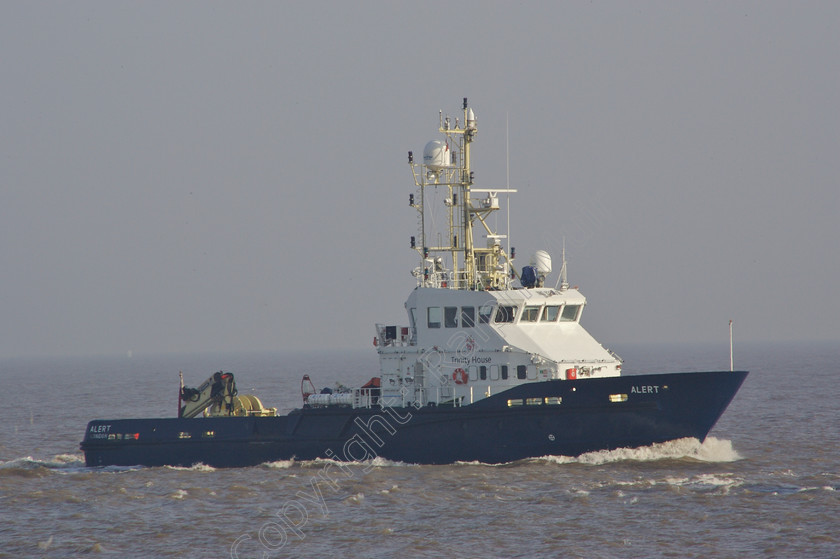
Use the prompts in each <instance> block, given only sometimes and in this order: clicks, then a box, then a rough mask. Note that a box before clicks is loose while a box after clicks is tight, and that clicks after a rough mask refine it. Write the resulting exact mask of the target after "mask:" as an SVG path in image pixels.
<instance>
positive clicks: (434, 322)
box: [426, 307, 441, 328]
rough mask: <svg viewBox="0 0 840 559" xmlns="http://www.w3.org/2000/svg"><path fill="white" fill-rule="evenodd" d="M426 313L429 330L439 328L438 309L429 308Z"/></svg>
mask: <svg viewBox="0 0 840 559" xmlns="http://www.w3.org/2000/svg"><path fill="white" fill-rule="evenodd" d="M426 312H427V314H428V316H427V318H428V322H427V324H428V325H429V328H440V318H441V317H440V307H429V308H428V309H426Z"/></svg>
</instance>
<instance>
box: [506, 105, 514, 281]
mask: <svg viewBox="0 0 840 559" xmlns="http://www.w3.org/2000/svg"><path fill="white" fill-rule="evenodd" d="M505 167H506V173H507V183H506V184H505V188H506V189H507V191H508V193H507V218H506V220H507V248H506V249H505V250H506V251H507V253H508V254H510V111H507V112H505ZM508 262H510V261H508ZM510 267H511V269H513V262H510Z"/></svg>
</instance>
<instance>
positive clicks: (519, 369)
mask: <svg viewBox="0 0 840 559" xmlns="http://www.w3.org/2000/svg"><path fill="white" fill-rule="evenodd" d="M527 375H528V367H526V366H525V365H517V366H516V378H518V379H519V380H525V377H526V376H527Z"/></svg>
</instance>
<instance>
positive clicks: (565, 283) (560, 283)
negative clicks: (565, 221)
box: [554, 237, 569, 289]
mask: <svg viewBox="0 0 840 559" xmlns="http://www.w3.org/2000/svg"><path fill="white" fill-rule="evenodd" d="M558 287H560V289H568V288H569V278H567V277H566V237H563V265H562V266H561V267H560V277H559V278H557V283H555V284H554V289H557V288H558Z"/></svg>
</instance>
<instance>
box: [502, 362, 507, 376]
mask: <svg viewBox="0 0 840 559" xmlns="http://www.w3.org/2000/svg"><path fill="white" fill-rule="evenodd" d="M507 379H508V366H507V365H502V380H507Z"/></svg>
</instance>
